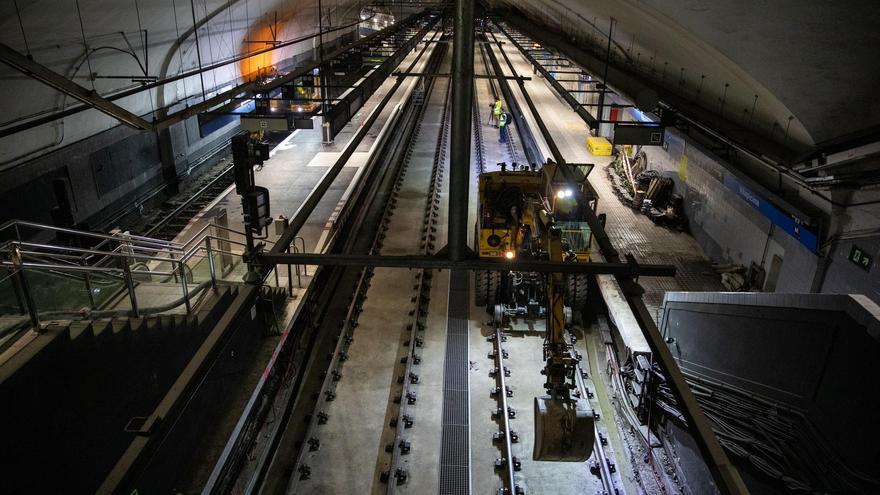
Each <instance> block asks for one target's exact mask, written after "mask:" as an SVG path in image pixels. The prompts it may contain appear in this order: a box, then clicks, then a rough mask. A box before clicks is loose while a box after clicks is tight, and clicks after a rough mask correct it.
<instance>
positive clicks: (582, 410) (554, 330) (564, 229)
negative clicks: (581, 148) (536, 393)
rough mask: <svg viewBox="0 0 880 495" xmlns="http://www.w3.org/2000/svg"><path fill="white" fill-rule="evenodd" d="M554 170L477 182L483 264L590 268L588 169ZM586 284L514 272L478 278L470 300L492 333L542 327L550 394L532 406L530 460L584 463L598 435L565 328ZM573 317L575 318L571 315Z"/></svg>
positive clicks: (580, 279) (592, 202) (491, 175)
mask: <svg viewBox="0 0 880 495" xmlns="http://www.w3.org/2000/svg"><path fill="white" fill-rule="evenodd" d="M562 166H564V167H569V170H566V171H565V172H566V173H562V172H563V171H562V170H561V169H560V168H559V167H560V165H556V164H554V163H552V162H548V163H547V164H546V165H544V167H543V168H542V169H541V170H539V171H531V170H521V171H506V170H502V171H498V172H488V173H484V174H481V175H480V183H479V194H480V196H479V198H480V205H479V218H478V219H477V225H476V233H475V239H476V240H477V242H478V253H479V256H480V258H484V259H509V260H514V259H519V260H523V259H525V260H548V261H556V262H571V263H586V262H589V261H590V242H591V231H590V228H589V226H588V224H587V222H586V212H587V209H590V210H592V211H594V212H595V209H596V199H597V196H596V193H595V191H594V190H593V189H592V188H591V186H590V184H589V182H588V181H587V180H586V179H587V175H588V174H589V173H590V171H591V170H592V167H593V166H592V165H571V164H566V165H562ZM586 296H587V276H586V275H574V274H568V275H567V274H563V273H552V274H541V273H523V272H516V271H507V272H489V271H481V272H477V273H476V284H475V298H476V303H477V305H479V306H483V305H485V306H487V310H489V312H490V313H492V314H493V321H494V323H495V324H496V325H504V324H505V322H506V321H507V319H508V318H510V317H522V318H532V319H535V320H537V319H541V318H543V319H544V322H545V338H544V347H543V352H544V361H545V366H544V370H543V371H542V373H543V374H544V375H545V376H546V378H547V380H546V382H545V384H544V387H545V389H546V391H547V394H546V395H544V396H541V397H536V398H535V445H534V451H533V457H534V458H535V459H536V460H546V461H586V460H587V459H588V458H589V457H590V455H591V454H592V451H593V442H594V435H595V433H594V432H595V428H594V423H593V413H592V408H591V407H590V404H589V402H588V401H587V400H586V399H584V398H581V397H576V396H575V395H574V394H572V391H573V390H574V389H575V388H576V385H575V384H576V382H575V379H576V378H575V372H576V370H577V360H576V357H575V355H574V353H573V350H572V349H571V346H570V344H569V343H568V341H567V340H566V338H565V327H566V325H567V324H569V323H570V322H571V320H572V313H573V312H574V313H575V316H577V315H578V314H579V313H580V310H581V309H582V308H583V306H584V305H585V303H586ZM572 310H574V311H572Z"/></svg>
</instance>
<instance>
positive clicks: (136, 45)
mask: <svg viewBox="0 0 880 495" xmlns="http://www.w3.org/2000/svg"><path fill="white" fill-rule="evenodd" d="M18 6H19V7H20V10H19V11H18V13H17V12H16V8H15V5H14V4H13V2H3V3H2V5H0V19H2V21H0V42H2V43H4V44H6V45H8V46H10V47H12V48H13V49H15V50H18V51H19V52H21V53H29V54H30V55H31V56H32V57H33V59H34V60H35V61H36V62H38V63H40V64H43V65H45V66H47V67H49V68H50V69H52V70H54V71H56V72H57V73H59V74H61V75H63V76H65V77H67V78H69V79H72V80H73V81H74V82H76V83H77V84H79V85H81V86H83V87H86V88H88V89H94V90H95V91H97V92H98V93H99V94H102V95H107V94H112V93H113V92H118V91H120V90H123V89H128V88H131V87H136V86H137V84H138V83H137V82H132V81H131V79H130V76H134V77H137V76H143V75H144V69H146V70H147V74H148V75H150V76H157V77H159V78H163V77H167V76H171V75H175V74H177V73H179V72H182V71H188V70H192V69H194V68H197V67H198V59H199V57H201V61H202V65H208V64H211V63H214V62H219V61H222V60H226V59H230V58H232V57H234V56H237V55H240V54H246V53H248V52H250V51H254V50H256V49H261V48H265V47H267V46H270V45H268V44H265V43H259V41H269V40H271V38H269V37H270V36H271V35H272V31H274V28H275V19H276V15H277V22H278V29H277V31H278V32H277V33H276V36H275V37H276V39H278V40H289V39H294V38H297V37H301V36H305V35H309V34H312V33H314V32H316V31H317V24H318V23H317V0H305V1H299V0H298V1H296V2H285V1H281V0H205V1H187V0H157V1H146V0H137V1H135V0H130V1H127V2H108V1H99V0H78V2H77V1H73V0H71V1H68V2H57V1H52V0H36V1H31V2H18ZM357 6H358V2H354V1H345V0H343V1H340V2H338V3H337V4H336V5H324V9H325V12H328V11H329V12H330V13H329V14H327V15H325V18H324V21H325V23H326V22H328V21H329V22H331V23H332V24H341V23H343V21H348V22H350V21H352V20H354V19H355V18H356V17H357V15H358V14H359V9H358V7H357ZM77 7H78V8H77ZM329 7H333V8H329ZM19 13H20V16H21V17H20V19H21V24H19V16H18V14H19ZM194 19H195V24H197V25H198V31H197V34H198V45H197V44H196V36H195V34H194V33H193V25H194ZM80 20H81V21H82V24H80ZM81 25H82V29H80V26H81ZM144 33H146V37H144ZM342 34H343V33H342V32H336V33H333V34H331V35H328V36H327V39H325V42H327V41H330V40H332V39H334V38H336V37H337V36H339V35H342ZM84 39H85V41H84ZM252 41H258V42H257V43H253V42H252ZM313 46H314V45H313V41H311V40H309V41H305V42H302V43H297V44H294V45H291V46H287V47H284V48H281V49H278V50H276V51H274V52H271V53H270V54H266V55H260V56H255V57H251V58H249V59H247V60H246V61H245V62H243V63H237V64H231V65H227V66H225V67H221V68H218V69H215V70H212V71H208V72H205V73H204V74H203V76H202V77H200V76H192V77H188V78H185V79H182V80H180V81H177V82H175V83H171V84H168V85H165V86H164V87H162V88H157V89H154V90H150V91H144V92H142V93H140V94H137V95H133V96H130V97H127V98H123V99H120V100H117V101H116V103H117V104H119V105H121V106H122V107H124V108H126V109H128V110H130V111H132V112H134V113H136V114H138V115H146V114H150V113H151V112H153V111H155V110H158V109H160V108H162V107H164V106H171V105H174V104H179V105H185V104H188V103H195V102H197V101H199V100H201V97H202V91H203V89H204V91H205V92H206V94H207V96H209V97H210V96H211V95H212V94H213V93H215V92H216V91H217V90H220V89H222V88H225V87H228V86H231V85H233V84H238V83H241V82H243V80H244V76H246V75H247V74H248V73H252V72H255V71H256V70H257V69H258V68H259V67H265V66H267V65H283V63H284V61H285V60H288V59H290V58H291V57H293V56H294V55H296V54H298V53H302V52H304V51H308V50H311V49H312V48H313ZM86 53H89V56H88V58H87V57H86V56H85V54H86ZM90 73H91V74H93V75H96V76H97V78H91V77H89V74H90ZM111 76H123V78H121V79H117V78H107V77H111ZM0 81H2V84H3V89H4V91H3V93H4V94H3V96H2V97H0V125H8V124H12V123H16V122H19V121H22V119H27V118H28V117H30V116H39V115H43V114H45V113H47V112H51V111H56V110H59V109H62V108H66V107H68V106H71V105H76V104H78V103H79V102H77V101H76V100H73V99H72V98H69V97H67V96H65V95H63V94H60V93H58V92H57V91H55V90H54V89H52V88H49V87H48V86H45V85H43V84H41V83H38V82H36V81H34V80H32V79H30V78H28V77H27V76H24V75H22V74H21V73H19V72H16V71H15V70H13V69H11V68H9V67H7V66H5V65H2V64H0ZM202 81H204V88H203V86H202ZM116 125H117V121H116V120H115V119H114V118H112V117H109V116H107V115H104V114H102V113H100V112H98V111H95V110H87V111H84V112H80V113H78V114H75V115H73V116H70V117H68V118H65V119H63V120H59V121H56V122H53V123H52V124H47V125H42V126H39V127H37V128H34V129H30V130H28V131H25V132H21V133H18V134H15V135H13V136H8V137H6V138H3V139H0V170H3V169H4V168H6V167H8V166H10V165H13V164H15V163H18V162H21V161H22V160H27V159H30V158H33V157H35V156H39V155H40V154H42V153H46V152H48V151H51V150H52V149H57V148H59V147H63V146H66V145H68V144H71V143H75V142H77V141H79V140H81V139H83V138H86V137H89V136H92V135H94V134H96V133H98V132H101V131H104V130H107V129H109V128H111V127H114V126H116Z"/></svg>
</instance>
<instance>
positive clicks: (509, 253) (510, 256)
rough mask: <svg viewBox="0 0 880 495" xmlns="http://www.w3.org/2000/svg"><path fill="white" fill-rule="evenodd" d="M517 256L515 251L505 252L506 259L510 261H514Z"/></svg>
mask: <svg viewBox="0 0 880 495" xmlns="http://www.w3.org/2000/svg"><path fill="white" fill-rule="evenodd" d="M515 256H516V253H514V252H513V251H505V252H504V257H505V258H507V259H509V260H512V259H513V258H514V257H515Z"/></svg>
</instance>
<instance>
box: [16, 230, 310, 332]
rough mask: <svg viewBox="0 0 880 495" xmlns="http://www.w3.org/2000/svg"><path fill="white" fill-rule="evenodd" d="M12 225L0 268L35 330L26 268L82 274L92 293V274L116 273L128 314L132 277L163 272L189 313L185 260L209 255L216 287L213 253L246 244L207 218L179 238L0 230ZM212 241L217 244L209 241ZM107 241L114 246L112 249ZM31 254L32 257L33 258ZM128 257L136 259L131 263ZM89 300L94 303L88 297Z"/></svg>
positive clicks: (135, 306)
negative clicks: (63, 238) (45, 237)
mask: <svg viewBox="0 0 880 495" xmlns="http://www.w3.org/2000/svg"><path fill="white" fill-rule="evenodd" d="M21 227H25V228H30V229H38V230H44V231H50V232H57V233H65V234H68V235H72V236H81V237H84V238H91V239H99V240H100V241H99V242H97V243H96V244H95V245H94V246H92V247H91V248H83V247H76V246H61V245H53V244H46V243H39V242H29V241H25V240H23V239H22V236H21V231H20V228H21ZM11 228H14V229H15V236H14V239H13V240H7V241H4V242H2V243H0V257H2V258H5V259H0V267H3V268H5V269H8V270H10V272H11V275H10V277H12V276H14V277H16V284H15V290H16V295H17V297H19V299H20V301H22V303H21V308H22V310H23V311H25V310H26V311H27V313H28V314H29V315H30V321H31V324H32V326H34V327H35V328H36V329H39V325H40V322H39V318H40V315H41V314H43V313H39V312H38V311H37V308H36V306H35V304H34V301H33V298H32V296H31V290H30V286H29V285H28V281H27V275H26V273H25V272H26V271H27V269H37V270H50V271H54V272H55V273H56V274H58V275H60V276H66V275H64V274H65V272H74V273H82V274H84V280H83V281H84V283H85V284H86V289H87V290H88V291H89V293H90V294H91V289H90V285H91V277H90V276H89V274H90V273H103V274H113V276H115V277H120V278H121V279H122V280H123V281H124V283H125V287H126V290H127V292H128V296H129V298H130V300H131V314H132V315H134V316H135V317H138V316H139V315H140V311H139V309H138V304H137V296H136V293H135V288H136V286H137V284H139V283H141V282H140V281H139V280H135V279H134V277H135V276H141V275H145V276H149V277H153V276H162V277H167V278H166V279H165V280H164V282H169V281H170V279H171V277H173V278H174V282H175V283H179V284H180V287H181V289H182V292H183V298H182V299H181V301H182V303H183V304H185V305H186V309H187V312H189V311H191V310H192V306H191V304H192V302H191V297H190V290H189V287H188V282H189V283H191V282H192V277H193V268H192V267H190V266H189V265H188V264H187V263H188V262H189V261H190V260H192V259H193V258H196V257H200V258H202V259H203V260H207V262H208V272H209V274H210V285H211V287H214V288H216V284H217V278H218V275H217V271H216V270H217V269H216V267H215V263H214V258H213V255H214V254H223V255H229V256H235V257H237V256H241V253H235V252H232V251H231V250H227V249H221V248H220V247H219V246H226V245H236V246H242V247H247V244H246V243H244V242H241V241H238V240H236V239H230V238H227V237H220V236H219V235H217V233H218V232H220V231H223V232H228V233H232V234H235V235H236V236H241V237H246V234H245V233H244V232H240V231H237V230H235V229H232V228H229V227H226V226H223V225H217V224H215V223H208V224H207V225H205V226H204V227H202V228H201V229H199V231H198V232H196V234H195V235H193V236H191V237H190V238H189V239H188V240H186V241H185V242H183V243H180V242H174V241H164V240H160V239H153V238H149V237H144V236H140V235H134V234H130V233H114V234H102V233H96V232H86V231H79V230H74V229H69V228H64V227H56V226H52V225H44V224H39V223H34V222H27V221H22V220H9V221H7V222H5V223H3V224H2V225H0V232H3V231H5V230H8V229H11ZM211 229H214V230H211ZM262 241H263V242H264V243H266V244H269V245H274V244H275V242H273V241H269V240H267V239H266V240H262ZM212 242H213V243H214V245H215V246H212ZM113 243H115V244H113ZM301 244H302V245H303V247H305V241H304V240H301ZM110 246H113V247H112V249H111V248H110ZM23 256H25V257H28V261H25V259H23ZM34 259H36V261H33V260H34ZM132 261H134V262H135V263H134V264H132V263H131V262H132ZM200 261H202V260H200ZM146 262H152V263H156V265H154V266H159V264H161V263H169V264H170V266H171V270H170V271H160V270H153V269H149V268H147V269H146V270H142V269H138V266H144V267H146ZM114 265H117V266H114ZM298 275H299V274H298ZM7 278H9V277H7ZM90 302H91V303H92V305H93V306H94V302H93V301H91V298H90Z"/></svg>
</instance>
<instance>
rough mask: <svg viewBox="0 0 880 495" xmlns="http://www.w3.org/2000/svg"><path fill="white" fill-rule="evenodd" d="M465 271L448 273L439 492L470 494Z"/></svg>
mask: <svg viewBox="0 0 880 495" xmlns="http://www.w3.org/2000/svg"><path fill="white" fill-rule="evenodd" d="M468 273H470V272H468V271H466V270H452V272H451V273H450V275H449V310H448V313H447V320H446V359H445V361H444V365H443V436H442V440H441V446H440V495H462V494H469V493H470V485H471V480H470V478H471V476H470V452H471V449H470V416H469V408H470V407H469V406H470V392H469V390H468V318H469V316H470V315H469V308H470V306H469V305H468Z"/></svg>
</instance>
